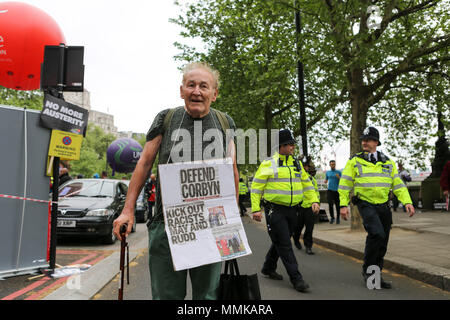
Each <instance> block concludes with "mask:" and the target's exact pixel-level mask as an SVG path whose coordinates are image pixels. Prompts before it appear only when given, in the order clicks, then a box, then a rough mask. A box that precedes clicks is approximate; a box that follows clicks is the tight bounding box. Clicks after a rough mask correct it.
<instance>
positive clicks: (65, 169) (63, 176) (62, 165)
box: [59, 161, 72, 186]
mask: <svg viewBox="0 0 450 320" xmlns="http://www.w3.org/2000/svg"><path fill="white" fill-rule="evenodd" d="M69 170H70V164H69V162H68V161H60V162H59V185H60V186H62V185H63V184H64V183H66V182H67V181H70V180H72V177H71V176H70V174H69Z"/></svg>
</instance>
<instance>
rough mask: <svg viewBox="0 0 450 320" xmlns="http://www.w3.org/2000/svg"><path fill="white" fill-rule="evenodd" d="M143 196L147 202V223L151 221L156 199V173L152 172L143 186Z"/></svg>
mask: <svg viewBox="0 0 450 320" xmlns="http://www.w3.org/2000/svg"><path fill="white" fill-rule="evenodd" d="M144 196H145V199H147V204H148V217H149V220H148V222H147V223H148V224H151V223H152V217H153V207H154V205H155V201H156V175H155V174H154V173H152V174H151V175H150V178H149V179H148V181H147V183H146V184H145V187H144Z"/></svg>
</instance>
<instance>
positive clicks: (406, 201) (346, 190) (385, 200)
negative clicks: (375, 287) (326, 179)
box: [339, 127, 414, 289]
mask: <svg viewBox="0 0 450 320" xmlns="http://www.w3.org/2000/svg"><path fill="white" fill-rule="evenodd" d="M360 139H361V146H362V149H363V152H360V153H357V154H356V155H354V156H353V157H351V158H350V160H349V161H348V162H347V164H346V166H345V169H344V171H343V172H342V178H341V181H340V183H339V196H340V201H341V209H340V213H341V216H342V218H343V219H344V220H347V218H348V216H349V213H348V204H349V201H350V199H349V194H350V191H351V190H353V193H354V196H353V197H352V203H353V204H354V205H357V206H358V210H359V213H360V214H361V217H362V219H363V225H364V229H365V230H366V231H367V238H366V247H365V249H364V264H363V266H362V269H363V270H362V275H363V278H364V280H365V283H366V284H367V279H368V277H369V274H368V273H367V269H368V268H369V267H371V266H378V268H379V271H380V285H381V288H383V289H390V288H391V287H392V285H391V284H390V283H389V282H386V281H384V279H383V277H382V276H381V271H382V270H383V262H384V256H385V255H386V251H387V246H388V242H389V233H390V230H391V225H392V212H391V210H390V208H389V192H390V190H391V189H392V190H393V192H394V194H395V195H396V196H397V197H398V199H399V200H400V201H401V202H402V203H403V205H404V206H405V207H406V210H407V211H408V213H409V216H410V217H412V216H413V215H414V207H413V205H412V201H411V197H410V195H409V192H408V189H407V188H406V186H405V184H404V183H403V181H402V179H401V178H400V176H399V175H398V172H397V168H396V167H395V163H394V162H393V161H392V160H390V159H389V158H388V157H387V156H386V155H384V154H383V153H382V152H380V151H377V146H379V145H381V142H380V134H379V132H378V130H377V129H376V128H374V127H368V128H366V129H365V130H364V133H363V135H362V136H361V137H360Z"/></svg>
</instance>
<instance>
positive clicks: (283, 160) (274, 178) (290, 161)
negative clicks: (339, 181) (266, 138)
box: [251, 152, 319, 212]
mask: <svg viewBox="0 0 450 320" xmlns="http://www.w3.org/2000/svg"><path fill="white" fill-rule="evenodd" d="M298 165H299V169H300V172H299V171H297V168H296V166H295V164H294V158H293V157H292V156H285V155H280V154H279V153H278V152H277V153H275V154H274V155H273V156H272V158H270V159H268V160H265V161H263V162H262V163H261V165H260V166H259V168H258V170H257V171H256V173H255V177H254V178H253V181H252V186H251V201H252V212H257V211H260V210H261V207H260V201H261V197H264V199H265V200H266V201H269V202H271V203H275V204H279V205H283V206H288V207H292V206H296V205H298V204H299V203H300V202H302V201H303V199H306V200H308V201H311V202H312V203H314V202H319V199H317V195H316V193H315V192H314V187H313V185H312V183H311V181H310V180H309V178H308V174H307V173H306V172H305V170H304V169H303V165H302V164H301V163H300V162H298Z"/></svg>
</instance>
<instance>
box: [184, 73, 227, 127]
mask: <svg viewBox="0 0 450 320" xmlns="http://www.w3.org/2000/svg"><path fill="white" fill-rule="evenodd" d="M180 95H181V98H182V99H183V100H184V104H185V107H186V111H187V112H188V113H189V114H190V115H191V116H192V117H193V118H201V117H204V116H205V115H207V114H208V112H209V108H210V106H211V103H212V102H214V101H216V99H217V95H218V89H217V88H216V86H215V82H214V77H213V75H212V74H211V73H210V72H208V71H207V70H205V69H203V68H197V69H194V70H191V71H190V72H188V73H187V74H186V75H185V79H184V81H183V84H182V85H181V86H180Z"/></svg>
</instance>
